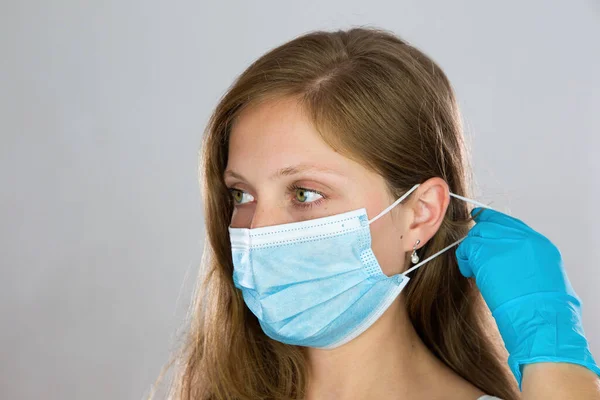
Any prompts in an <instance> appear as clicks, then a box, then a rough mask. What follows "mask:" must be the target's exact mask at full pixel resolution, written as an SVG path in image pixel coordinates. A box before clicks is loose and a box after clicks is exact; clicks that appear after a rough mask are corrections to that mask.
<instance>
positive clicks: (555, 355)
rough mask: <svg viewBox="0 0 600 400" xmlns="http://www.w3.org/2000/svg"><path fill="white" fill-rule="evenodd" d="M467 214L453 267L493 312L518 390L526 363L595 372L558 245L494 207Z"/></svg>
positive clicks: (578, 310)
mask: <svg viewBox="0 0 600 400" xmlns="http://www.w3.org/2000/svg"><path fill="white" fill-rule="evenodd" d="M480 211H481V213H480V214H479V215H476V214H477V213H478V212H480ZM471 215H472V216H474V220H475V221H476V224H475V226H473V228H471V230H470V231H469V233H468V236H467V237H466V238H465V239H464V240H463V241H462V242H461V243H460V245H459V246H458V248H457V249H456V257H457V259H458V265H459V268H460V272H461V273H462V274H463V275H464V276H465V277H468V278H470V277H475V282H476V283H477V287H478V288H479V290H480V291H481V294H482V296H483V298H484V300H485V302H486V303H487V305H488V307H489V308H490V310H491V311H492V316H493V317H494V319H495V320H496V324H497V325H498V329H499V331H500V334H501V336H502V339H503V340H504V345H505V347H506V349H507V350H508V353H509V358H508V363H509V366H510V369H511V370H512V372H513V374H514V375H515V378H516V379H517V382H518V384H519V388H521V380H522V369H521V368H522V367H523V365H524V364H528V363H535V362H567V363H574V364H579V365H582V366H585V367H587V368H589V369H591V370H592V371H594V372H595V373H596V374H598V375H600V368H598V365H597V364H596V363H595V361H594V359H593V357H592V354H591V353H590V350H589V346H588V342H587V339H586V338H585V334H584V331H583V327H582V322H581V304H580V299H579V298H578V297H577V294H576V293H575V291H574V290H573V288H572V287H571V283H570V282H569V279H568V277H567V274H566V272H565V270H564V268H563V261H562V257H561V254H560V251H559V250H558V248H557V247H556V246H555V245H554V244H552V242H551V241H550V240H549V239H548V238H546V237H545V236H543V235H542V234H540V233H538V232H536V231H534V230H533V229H531V228H530V227H529V226H528V225H526V224H525V223H524V222H522V221H521V220H518V219H516V218H513V217H511V216H509V215H506V214H504V213H501V212H499V211H495V210H492V209H487V208H482V207H477V208H475V209H474V210H473V211H472V212H471Z"/></svg>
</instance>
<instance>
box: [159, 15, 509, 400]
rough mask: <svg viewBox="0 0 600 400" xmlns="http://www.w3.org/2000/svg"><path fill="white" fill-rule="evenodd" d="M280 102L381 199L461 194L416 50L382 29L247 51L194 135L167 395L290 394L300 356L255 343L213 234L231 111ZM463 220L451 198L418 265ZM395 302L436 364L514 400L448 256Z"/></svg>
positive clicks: (296, 395) (462, 176)
mask: <svg viewBox="0 0 600 400" xmlns="http://www.w3.org/2000/svg"><path fill="white" fill-rule="evenodd" d="M286 96H287V97H294V98H296V99H297V100H298V101H299V102H300V104H301V105H302V107H303V109H304V110H306V111H307V113H308V115H309V116H310V117H311V120H312V122H313V123H314V126H315V127H316V129H317V130H318V131H319V133H320V134H321V135H322V137H323V139H324V140H325V141H326V142H327V143H328V144H330V145H331V146H332V147H334V148H335V149H337V150H338V151H340V152H342V154H345V155H346V156H348V157H350V158H353V159H355V160H358V161H359V162H361V163H362V164H363V165H364V166H365V167H367V168H370V169H372V170H373V171H375V172H377V173H379V174H380V175H382V176H383V177H384V178H385V180H386V182H387V184H388V187H389V190H390V192H391V193H392V194H393V195H395V196H397V197H399V196H400V195H401V194H402V193H404V192H406V191H407V190H408V189H409V188H410V187H412V186H413V185H414V184H415V183H419V182H424V181H425V180H427V179H429V178H431V177H441V178H443V179H444V180H445V181H446V182H447V183H448V185H449V187H450V191H451V192H453V193H456V194H459V195H462V196H467V197H470V193H469V186H470V185H471V182H472V179H471V178H472V177H471V169H470V167H469V159H468V151H467V146H466V143H465V140H464V137H463V131H462V126H461V118H460V114H459V110H458V106H457V102H456V99H455V94H454V91H453V89H452V87H451V85H450V82H449V81H448V79H447V77H446V75H445V74H444V72H443V71H442V70H441V69H440V67H439V66H438V65H437V64H436V63H435V62H434V61H433V60H432V59H431V58H429V57H428V56H426V55H425V54H424V53H422V52H421V51H419V50H418V49H416V48H415V47H413V46H411V45H410V44H408V43H407V42H406V41H404V40H402V39H401V38H399V37H397V36H396V35H394V34H392V33H391V32H389V31H386V30H383V29H378V28H365V27H356V28H352V29H349V30H338V31H334V32H328V31H313V32H309V33H307V34H304V35H302V36H299V37H297V38H295V39H293V40H291V41H289V42H287V43H284V44H282V45H280V46H278V47H276V48H274V49H273V50H271V51H269V52H268V53H266V54H265V55H263V56H262V57H260V58H259V59H258V60H256V61H255V62H254V63H252V64H251V65H250V66H249V67H248V68H247V69H246V70H245V71H244V72H243V73H242V74H241V75H240V76H239V77H238V78H237V79H236V81H235V82H234V83H233V85H232V86H231V87H230V88H229V90H228V91H227V93H226V94H225V95H224V96H223V97H222V99H221V100H220V102H219V104H218V105H217V107H216V109H215V111H214V113H213V114H212V117H211V119H210V121H209V125H208V127H207V130H206V132H205V136H204V141H203V146H202V153H201V163H200V166H201V169H200V170H201V175H202V183H203V199H204V206H205V221H206V246H205V252H204V259H205V260H204V262H203V268H202V271H201V275H200V276H201V279H200V280H199V283H198V287H197V289H196V295H195V299H194V302H193V304H192V308H191V312H190V317H189V321H188V322H189V324H188V326H187V327H188V330H187V331H186V336H185V339H184V343H183V345H182V346H181V348H180V349H179V350H178V351H177V353H176V354H175V356H174V359H173V360H172V361H173V362H176V371H175V373H174V377H173V379H172V382H171V383H172V384H171V386H170V398H173V399H179V400H190V399H301V398H303V396H304V391H305V387H306V384H307V378H306V371H305V358H304V357H305V356H304V354H305V353H304V352H303V351H302V348H300V347H297V346H291V345H286V344H283V343H280V342H277V341H274V340H272V339H270V338H269V337H268V336H266V335H265V334H264V333H263V331H262V329H261V328H260V325H259V323H258V320H257V319H256V317H255V316H254V315H253V314H252V312H250V311H249V309H248V308H247V307H246V306H245V304H244V301H243V298H242V296H241V294H240V292H239V291H238V290H237V289H236V288H235V286H234V284H233V280H232V274H233V265H232V260H231V253H230V243H229V239H228V238H229V236H228V231H227V227H228V225H229V222H230V220H231V213H232V206H233V204H232V202H231V195H230V193H229V191H228V190H227V188H226V186H225V183H224V180H223V172H224V169H225V166H226V164H227V155H228V139H229V134H230V131H231V126H232V124H233V122H234V121H235V119H236V117H237V115H238V114H239V113H240V111H241V110H242V109H245V108H246V107H249V106H251V105H256V104H258V103H260V102H263V101H267V100H271V99H278V98H283V97H286ZM472 223H473V222H472V219H471V217H470V215H469V209H468V206H467V204H466V203H464V202H461V201H457V200H453V201H451V202H450V204H449V206H448V210H447V213H446V215H445V218H444V220H443V223H442V224H441V226H440V228H439V231H438V232H437V233H436V235H435V236H434V237H433V238H432V239H431V240H430V241H429V242H428V243H427V244H426V245H425V246H424V247H423V248H422V250H421V252H422V255H423V257H428V256H429V255H431V254H433V253H435V252H437V251H438V250H440V249H442V248H443V247H445V246H447V245H448V244H450V243H452V242H454V241H455V240H458V239H459V238H461V237H463V236H465V235H466V234H467V232H468V230H469V228H470V227H471V226H472ZM406 302H407V303H406V304H407V307H408V313H409V316H410V320H411V321H412V323H413V325H414V327H415V329H416V331H417V333H418V334H419V336H420V337H421V339H422V340H423V342H424V343H425V345H426V346H427V347H428V348H429V349H430V350H431V352H432V353H433V354H434V355H435V356H436V357H438V358H439V359H440V360H441V361H442V362H444V363H445V364H446V365H448V366H449V367H450V368H451V369H452V370H453V371H454V372H456V373H457V374H458V375H460V376H462V377H463V378H465V379H466V380H468V381H469V382H471V383H472V384H473V385H475V386H477V387H478V388H480V389H481V390H482V391H484V392H485V393H488V394H491V395H495V396H498V397H501V398H503V399H506V400H509V399H515V398H517V397H518V395H517V393H518V392H517V389H516V384H515V381H514V379H512V377H511V376H510V375H509V372H508V369H507V368H506V365H505V364H506V362H505V361H506V354H505V352H504V351H503V349H502V348H500V342H499V341H498V335H497V331H496V329H495V326H494V325H493V324H491V323H490V319H491V317H490V315H489V311H488V310H487V309H486V308H485V307H484V303H483V302H482V299H481V296H480V294H479V292H478V290H477V288H476V286H475V285H474V282H472V281H471V280H468V279H466V278H464V277H463V276H462V275H461V274H460V272H459V269H458V266H457V261H456V257H455V255H454V251H452V250H450V251H447V252H445V253H443V254H442V255H441V256H439V257H437V258H435V259H433V260H432V261H430V262H429V264H428V266H427V267H425V268H421V269H419V270H417V271H416V272H415V273H413V275H412V279H411V282H410V284H409V286H408V288H407V290H406ZM490 332H491V334H490ZM494 338H495V340H494Z"/></svg>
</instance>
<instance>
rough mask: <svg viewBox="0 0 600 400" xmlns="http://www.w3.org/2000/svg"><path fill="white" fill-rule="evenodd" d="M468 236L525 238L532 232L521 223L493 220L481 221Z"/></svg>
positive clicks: (505, 238) (509, 238) (507, 238)
mask: <svg viewBox="0 0 600 400" xmlns="http://www.w3.org/2000/svg"><path fill="white" fill-rule="evenodd" d="M468 236H472V237H480V238H484V239H503V240H517V241H520V240H523V239H525V238H527V236H530V232H529V231H527V230H525V229H524V228H523V227H522V226H521V225H515V224H514V223H508V224H506V223H497V222H493V221H480V222H478V223H477V224H475V225H474V226H473V227H472V228H471V229H470V230H469V232H468Z"/></svg>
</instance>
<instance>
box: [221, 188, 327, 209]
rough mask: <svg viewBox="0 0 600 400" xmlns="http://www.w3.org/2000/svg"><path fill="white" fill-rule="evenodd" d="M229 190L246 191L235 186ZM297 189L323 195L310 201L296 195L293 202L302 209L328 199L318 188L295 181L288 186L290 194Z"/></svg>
mask: <svg viewBox="0 0 600 400" xmlns="http://www.w3.org/2000/svg"><path fill="white" fill-rule="evenodd" d="M228 190H229V193H233V191H234V190H237V191H239V192H242V193H245V192H244V191H243V190H241V189H237V188H235V187H230V188H228ZM296 190H303V191H305V192H311V193H316V194H318V195H319V196H321V198H320V199H318V200H315V201H311V202H308V203H302V202H299V201H297V200H296V198H295V196H294V199H293V200H292V202H293V203H294V207H298V208H302V209H310V208H312V207H313V206H318V205H319V204H321V202H322V201H323V200H326V199H327V196H325V194H323V193H321V192H319V191H318V190H313V189H308V188H305V187H302V186H298V185H296V184H295V183H293V184H291V185H290V186H288V187H287V191H288V194H291V193H295V192H296ZM234 203H235V200H234ZM240 205H243V204H240Z"/></svg>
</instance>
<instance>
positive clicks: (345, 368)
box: [305, 296, 483, 400]
mask: <svg viewBox="0 0 600 400" xmlns="http://www.w3.org/2000/svg"><path fill="white" fill-rule="evenodd" d="M306 351H307V359H308V387H307V393H306V397H305V399H306V400H316V399H338V400H345V399H374V398H376V399H382V400H384V399H401V398H410V399H418V398H424V399H425V398H427V399H431V398H437V397H438V396H439V397H440V398H452V397H454V394H456V395H457V397H456V398H462V399H470V398H472V399H476V398H477V397H479V396H480V395H483V393H482V392H481V391H479V390H478V389H477V388H475V387H474V386H472V385H471V384H470V383H468V382H466V381H465V380H463V379H462V378H460V377H459V376H458V375H457V374H455V373H454V372H453V371H452V370H450V368H448V367H447V366H446V365H445V364H443V363H442V362H441V361H439V360H438V359H437V358H436V357H435V356H434V355H433V354H432V353H431V351H430V350H429V349H428V348H427V347H426V346H425V345H424V344H423V342H422V341H421V339H420V338H419V336H418V335H417V333H416V331H415V329H414V327H413V326H412V324H411V323H410V320H409V318H408V315H407V314H406V310H405V307H404V304H403V296H401V297H399V298H398V299H397V300H396V301H395V302H394V303H393V304H392V305H391V306H390V307H389V308H388V309H387V310H386V312H385V313H384V314H383V315H382V316H381V317H380V318H379V319H378V320H377V321H376V322H375V323H374V324H373V325H372V326H371V327H369V329H367V330H366V331H365V332H363V333H362V334H361V335H360V336H358V337H356V338H355V339H353V340H352V341H350V342H348V343H346V344H344V345H342V346H340V347H338V348H335V349H330V350H323V349H315V348H306ZM432 383H435V384H432ZM448 390H451V392H448ZM449 393H453V395H452V396H448V394H449ZM460 396H462V397H460Z"/></svg>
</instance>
